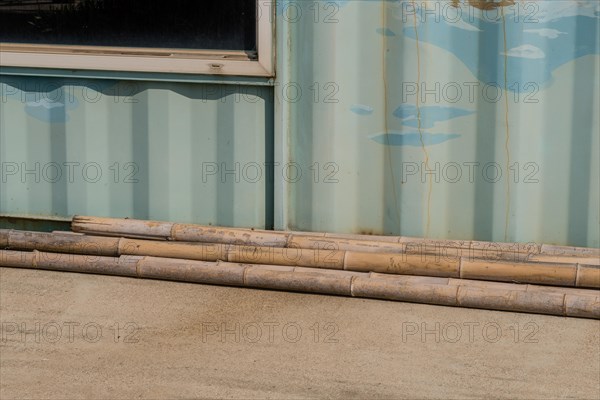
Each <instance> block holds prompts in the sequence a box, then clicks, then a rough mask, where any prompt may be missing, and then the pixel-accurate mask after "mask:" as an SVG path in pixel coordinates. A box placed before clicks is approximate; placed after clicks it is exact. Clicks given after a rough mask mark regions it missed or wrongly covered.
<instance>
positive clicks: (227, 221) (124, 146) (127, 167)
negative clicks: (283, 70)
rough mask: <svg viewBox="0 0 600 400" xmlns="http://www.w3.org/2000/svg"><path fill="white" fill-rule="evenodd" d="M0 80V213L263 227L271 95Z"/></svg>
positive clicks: (184, 86) (206, 87)
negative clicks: (94, 216) (127, 218)
mask: <svg viewBox="0 0 600 400" xmlns="http://www.w3.org/2000/svg"><path fill="white" fill-rule="evenodd" d="M0 82H1V90H2V92H1V93H2V107H1V113H0V163H1V164H0V165H1V166H2V169H1V171H0V172H1V174H0V175H1V179H2V181H1V187H0V188H1V189H0V213H1V214H4V215H12V216H19V215H20V216H28V217H31V216H40V217H48V216H58V217H69V216H72V215H74V214H86V215H103V216H117V217H136V218H152V219H161V220H174V221H192V222H198V223H205V224H209V223H210V224H219V225H237V226H247V227H264V226H265V225H269V224H270V220H271V213H272V211H271V205H270V199H271V197H272V194H271V192H272V188H271V183H270V182H271V181H272V177H271V176H269V174H267V172H268V168H269V165H268V164H269V163H268V162H269V160H270V159H271V158H270V157H271V154H272V143H271V140H272V139H271V137H272V120H273V110H272V109H273V106H272V89H271V88H270V87H263V86H240V85H213V84H192V83H168V82H142V81H139V82H138V81H117V80H104V79H102V80H93V79H71V78H42V77H37V78H36V77H18V76H8V75H5V76H2V77H1V81H0ZM265 163H267V165H266V166H265Z"/></svg>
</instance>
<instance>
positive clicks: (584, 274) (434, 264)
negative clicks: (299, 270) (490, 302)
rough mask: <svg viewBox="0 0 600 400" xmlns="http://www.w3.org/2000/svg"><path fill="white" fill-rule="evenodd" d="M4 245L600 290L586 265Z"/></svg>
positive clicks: (97, 241)
mask: <svg viewBox="0 0 600 400" xmlns="http://www.w3.org/2000/svg"><path fill="white" fill-rule="evenodd" d="M6 241H7V244H8V246H7V247H9V248H11V249H19V250H38V251H46V252H57V253H72V254H88V255H96V256H109V257H117V256H123V255H131V256H154V257H162V258H179V259H186V260H198V261H219V260H223V261H229V262H237V263H251V264H269V265H289V266H299V267H310V268H321V269H337V270H347V271H358V272H380V273H386V274H399V275H424V276H433V277H449V278H459V277H460V278H465V279H480V280H487V281H504V282H521V283H533V284H543V285H557V286H567V287H587V288H600V267H598V266H594V265H585V264H552V263H532V262H522V263H510V262H501V261H500V262H499V261H496V260H469V259H464V258H459V259H440V258H438V257H435V256H428V255H413V254H397V253H363V252H355V251H339V250H313V249H296V248H281V247H265V246H240V245H228V244H215V243H198V242H194V243H187V242H172V241H155V240H144V239H128V238H108V237H101V236H98V237H96V236H86V235H73V234H51V233H40V232H22V231H9V232H8V235H7V240H6Z"/></svg>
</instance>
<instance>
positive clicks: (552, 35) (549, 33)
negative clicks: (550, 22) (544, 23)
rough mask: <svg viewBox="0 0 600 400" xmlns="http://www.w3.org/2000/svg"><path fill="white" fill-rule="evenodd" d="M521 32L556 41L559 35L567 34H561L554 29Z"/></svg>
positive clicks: (564, 33)
mask: <svg viewBox="0 0 600 400" xmlns="http://www.w3.org/2000/svg"><path fill="white" fill-rule="evenodd" d="M523 32H527V33H536V34H538V35H540V36H541V37H546V38H549V39H556V38H557V37H559V36H560V35H566V34H567V32H561V31H559V30H556V29H525V30H524V31H523Z"/></svg>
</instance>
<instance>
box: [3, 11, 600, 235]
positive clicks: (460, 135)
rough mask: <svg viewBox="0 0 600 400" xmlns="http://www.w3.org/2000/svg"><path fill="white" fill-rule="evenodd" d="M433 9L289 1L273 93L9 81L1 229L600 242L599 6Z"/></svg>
mask: <svg viewBox="0 0 600 400" xmlns="http://www.w3.org/2000/svg"><path fill="white" fill-rule="evenodd" d="M496 3H498V2H496ZM513 3H515V4H519V8H515V6H514V5H513ZM423 4H425V2H423V1H418V0H415V1H413V0H402V1H391V0H372V1H370V0H362V1H361V0H352V1H348V0H343V1H342V0H340V1H311V0H306V1H304V0H302V1H280V2H278V7H277V15H278V16H277V20H276V21H277V78H276V81H275V82H273V81H272V80H270V79H263V78H260V79H259V78H242V77H223V76H193V75H175V74H142V73H139V74H138V73H122V72H121V73H111V72H102V73H101V72H94V71H87V72H86V71H67V70H64V71H60V70H33V69H20V68H10V69H7V68H3V69H2V74H3V75H2V78H1V79H2V81H1V82H2V85H0V88H1V90H2V92H1V94H2V111H1V112H0V162H2V163H5V164H2V165H3V173H5V174H6V172H7V170H6V168H5V166H7V165H10V166H9V168H11V166H12V167H14V163H16V164H17V167H18V168H19V171H18V175H17V180H16V181H15V180H14V179H15V176H14V175H7V176H6V182H4V181H0V185H1V186H0V214H1V215H8V216H19V217H24V216H29V217H31V216H40V217H49V216H60V217H65V218H68V217H69V216H71V215H73V214H92V215H99V216H114V217H121V216H129V217H137V218H152V219H163V220H166V219H168V220H174V221H182V222H183V221H185V222H198V223H204V224H208V223H213V224H219V225H233V226H253V227H263V226H267V227H270V226H271V224H272V221H273V220H274V221H275V227H277V228H280V229H300V230H317V231H332V232H355V233H374V234H376V233H390V234H402V235H407V236H429V237H436V238H455V239H479V240H495V241H504V240H509V241H525V242H527V241H535V242H544V243H556V244H569V245H580V246H595V247H598V246H600V242H599V237H600V232H599V229H600V228H599V225H600V215H599V214H600V209H599V207H598V205H599V204H600V184H599V181H600V175H599V171H600V165H599V159H600V155H599V152H600V150H599V149H600V139H599V132H600V122H599V117H598V114H597V113H596V112H595V111H594V110H596V109H598V106H599V104H600V99H599V93H600V88H599V78H598V74H597V70H598V68H599V65H600V57H599V54H600V50H599V43H598V39H597V38H598V33H599V32H600V29H599V25H598V24H599V15H600V8H599V6H598V3H597V2H595V1H594V0H579V1H574V0H558V1H535V0H532V1H525V0H519V1H517V2H513V1H512V0H503V1H502V3H501V5H502V7H497V6H490V5H489V4H491V2H476V1H474V0H469V1H461V0H459V1H458V2H457V1H456V0H439V1H437V0H435V1H434V0H431V1H427V2H426V4H427V5H428V7H429V9H430V10H431V9H433V12H430V13H428V14H423V13H422V12H421V11H422V6H423ZM452 6H454V7H452ZM436 7H438V8H437V11H436ZM457 10H460V11H458V12H459V13H461V14H460V16H461V17H460V18H458V19H456V16H457V15H459V14H457ZM516 10H519V11H518V12H517V11H516ZM298 11H299V12H300V13H298ZM484 12H487V13H489V14H486V15H484V14H483V13H484ZM284 15H285V17H284ZM273 84H274V85H275V86H274V87H271V85H273ZM436 84H439V87H438V86H436ZM61 88H62V89H63V92H66V93H67V94H69V96H68V97H66V98H64V99H62V100H61V99H60V98H56V93H57V91H60V89H61ZM65 88H67V90H64V89H65ZM457 88H458V89H460V90H461V93H460V95H457ZM471 90H473V92H471ZM70 93H74V95H72V96H71V95H70ZM436 95H437V96H438V98H436ZM132 101H133V102H132ZM273 132H274V137H273ZM273 159H274V160H275V165H276V166H275V168H274V172H273V173H267V169H266V168H265V169H264V170H263V171H262V172H263V173H264V175H263V179H259V180H258V181H257V182H253V181H254V179H253V176H250V175H247V176H245V177H244V176H243V174H242V172H241V170H240V171H239V172H238V177H239V178H240V179H239V182H234V181H235V179H236V178H235V173H233V174H228V175H226V176H225V177H224V178H225V179H222V178H220V177H218V176H216V177H215V176H214V175H208V176H205V177H204V178H205V179H203V176H202V175H203V174H202V165H203V163H204V165H205V172H209V171H206V166H207V165H208V166H214V165H215V164H214V163H216V165H217V167H218V168H219V169H220V170H222V168H221V167H222V166H223V167H224V168H230V169H231V170H235V168H236V167H235V165H239V166H240V168H242V167H243V166H244V165H246V166H247V165H251V164H252V163H258V164H259V165H264V163H267V164H269V163H270V161H272V160H273ZM67 162H74V163H79V167H81V166H83V165H86V164H88V163H97V164H99V165H100V168H101V171H102V173H103V179H104V180H100V181H99V182H95V183H94V182H87V181H85V180H84V179H82V177H81V169H78V170H76V171H75V172H76V174H78V175H77V176H76V178H75V179H74V181H73V182H70V181H68V180H66V181H65V180H64V179H63V180H58V182H56V183H53V182H48V180H47V179H46V180H44V179H41V181H40V182H39V183H37V182H32V178H33V177H34V176H35V173H34V175H31V174H29V175H27V176H25V179H22V178H21V177H20V174H21V173H22V169H23V168H22V167H23V166H22V163H25V167H27V168H35V167H32V166H31V164H32V163H33V164H35V163H40V165H41V167H42V168H43V166H48V165H51V163H58V164H59V165H62V164H64V163H67ZM223 162H224V163H225V164H221V163H223ZM116 163H117V164H116ZM130 163H133V165H134V167H133V168H134V169H132V164H130ZM207 163H208V164H207ZM236 163H239V164H236ZM135 166H137V172H136V170H135ZM111 167H113V168H112V169H111ZM49 168H52V166H50V167H49ZM62 168H63V174H66V173H67V172H68V171H67V170H66V168H65V167H64V166H63V167H62ZM90 168H93V165H92V166H91V167H90ZM115 168H116V169H117V170H118V171H119V173H118V178H117V179H116V181H115V179H114V178H115ZM486 168H487V169H486ZM428 169H429V170H434V171H437V175H432V174H427V170H428ZM484 171H485V172H487V174H485V175H484ZM46 172H47V173H52V170H51V169H48V170H47V171H46ZM89 172H90V174H91V173H92V172H94V171H93V169H91V170H89ZM133 172H135V173H134V174H133V175H134V176H129V177H128V175H129V174H131V173H133ZM219 172H221V171H219ZM246 172H247V173H248V174H249V173H250V172H251V171H250V170H247V171H246ZM457 172H460V175H457ZM497 172H501V173H502V176H501V177H498V179H497V180H496V179H495V175H496V173H497ZM423 174H425V175H423ZM507 176H508V179H507ZM50 177H52V176H50ZM432 177H437V180H435V179H433V180H432ZM88 178H93V176H92V177H88ZM247 178H251V179H247ZM131 179H133V180H136V179H137V180H138V182H131ZM21 180H24V181H25V184H21ZM91 180H92V181H93V180H94V179H91ZM205 180H206V181H205ZM221 180H225V182H224V183H221ZM271 182H273V184H274V186H271Z"/></svg>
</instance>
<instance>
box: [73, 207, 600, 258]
mask: <svg viewBox="0 0 600 400" xmlns="http://www.w3.org/2000/svg"><path fill="white" fill-rule="evenodd" d="M72 229H73V231H75V232H82V233H87V234H96V235H103V236H123V237H130V238H147V239H160V240H173V241H184V242H207V243H226V244H243V245H253V246H274V247H298V248H330V249H336V250H351V251H360V252H386V253H395V252H397V253H404V252H410V251H411V249H412V250H413V251H417V252H419V253H423V252H424V251H425V250H424V249H430V251H437V252H439V251H442V250H440V249H462V250H463V252H461V253H460V254H459V255H460V256H465V255H467V254H465V252H464V251H468V252H473V254H474V256H476V257H486V258H489V257H492V256H493V255H494V254H496V256H495V257H496V258H502V259H506V257H509V256H510V257H516V258H515V261H520V260H523V259H525V258H527V257H531V256H535V255H543V256H544V257H546V259H545V261H547V262H561V261H562V260H564V261H565V262H569V261H568V258H569V257H572V256H575V257H585V258H591V259H593V260H600V249H596V248H583V247H569V246H553V245H546V244H543V245H539V244H535V243H497V242H493V243H492V242H482V241H476V240H441V239H422V238H413V237H404V236H374V235H354V234H334V233H319V232H293V231H289V232H288V231H265V230H255V229H246V228H222V227H214V226H202V225H193V224H178V223H173V222H158V221H143V220H135V219H119V218H98V217H84V216H75V217H73V221H72ZM553 257H555V258H554V259H553ZM591 263H594V262H593V261H592V262H591Z"/></svg>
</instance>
